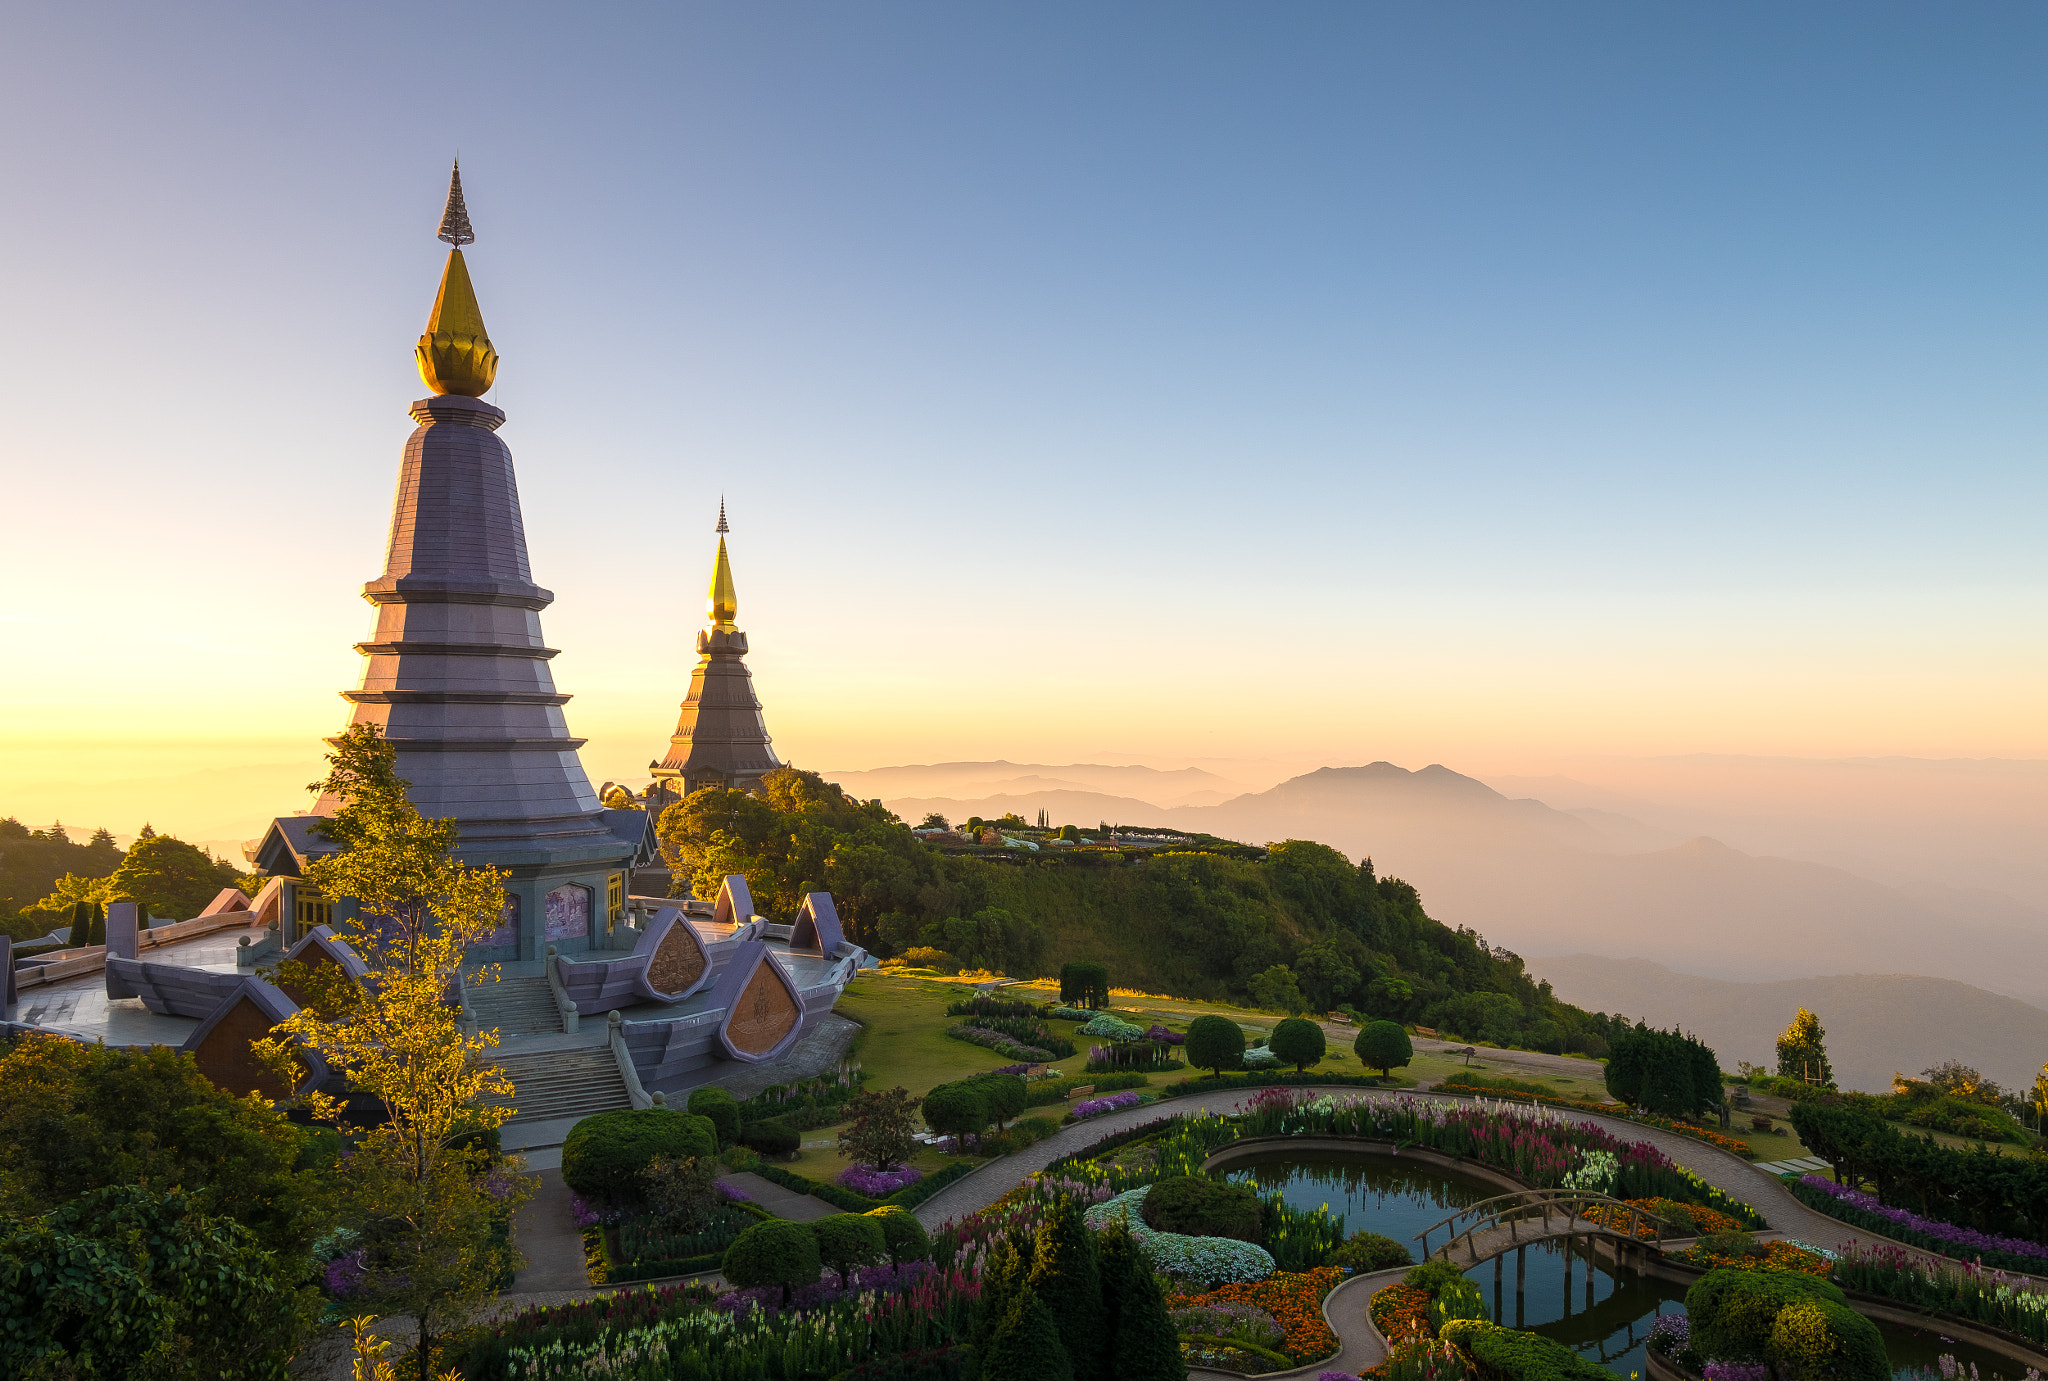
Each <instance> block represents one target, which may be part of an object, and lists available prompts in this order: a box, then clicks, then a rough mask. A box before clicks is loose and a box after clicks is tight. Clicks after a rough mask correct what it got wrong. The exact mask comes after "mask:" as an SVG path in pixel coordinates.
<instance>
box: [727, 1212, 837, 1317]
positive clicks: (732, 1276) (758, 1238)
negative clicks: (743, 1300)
mask: <svg viewBox="0 0 2048 1381" xmlns="http://www.w3.org/2000/svg"><path fill="white" fill-rule="evenodd" d="M718 1269H719V1271H720V1273H721V1274H723V1275H724V1276H725V1278H726V1279H727V1280H728V1281H730V1282H732V1283H733V1284H734V1285H737V1286H738V1287H739V1288H740V1289H742V1290H753V1289H759V1288H761V1287H763V1286H777V1285H779V1286H781V1287H782V1302H783V1303H784V1304H787V1303H789V1296H790V1292H791V1291H793V1290H795V1289H796V1287H797V1286H799V1285H810V1284H812V1283H814V1282H815V1281H816V1280H817V1279H818V1273H819V1272H820V1271H822V1270H824V1269H825V1266H824V1262H823V1261H822V1260H821V1259H820V1258H819V1256H818V1239H817V1237H816V1236H814V1235H813V1234H812V1232H811V1230H810V1229H809V1228H808V1227H805V1226H804V1225H803V1224H802V1223H791V1222H786V1221H784V1220H783V1219H780V1218H773V1219H770V1220H769V1221H767V1222H765V1223H756V1224H754V1225H753V1226H752V1227H750V1228H748V1229H747V1230H746V1231H745V1232H743V1233H741V1234H740V1235H739V1236H738V1237H736V1238H734V1239H733V1243H732V1245H731V1246H730V1247H727V1248H726V1249H725V1259H724V1260H723V1261H722V1262H720V1263H719V1267H718Z"/></svg>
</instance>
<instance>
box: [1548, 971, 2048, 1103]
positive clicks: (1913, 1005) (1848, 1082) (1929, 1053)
mask: <svg viewBox="0 0 2048 1381" xmlns="http://www.w3.org/2000/svg"><path fill="white" fill-rule="evenodd" d="M1530 970H1531V972H1533V973H1535V974H1536V976H1537V977H1539V978H1546V979H1548V980H1550V983H1551V986H1552V988H1553V989H1554V990H1555V991H1556V993H1557V995H1558V996H1559V997H1560V998H1562V999H1564V1000H1565V1001H1566V1002H1570V1003H1573V1004H1575V1005H1577V1006H1580V1007H1584V1008H1586V1009H1587V1010H1589V1011H1595V1012H1610V1013H1612V1012H1621V1013H1624V1014H1626V1015H1628V1016H1631V1017H1634V1018H1636V1019H1638V1020H1641V1021H1647V1022H1649V1023H1650V1024H1651V1025H1653V1026H1669V1025H1672V1024H1674V1023H1675V1024H1677V1025H1679V1026H1682V1027H1684V1028H1685V1029H1686V1030H1688V1031H1691V1032H1692V1033H1693V1034H1695V1035H1697V1036H1698V1037H1699V1038H1700V1039H1701V1040H1703V1041H1705V1042H1706V1043H1707V1044H1708V1045H1710V1046H1712V1047H1714V1051H1715V1053H1716V1054H1718V1055H1719V1056H1720V1057H1721V1065H1722V1067H1723V1068H1724V1069H1733V1068H1735V1065H1736V1062H1737V1061H1739V1060H1750V1061H1753V1062H1755V1063H1757V1064H1761V1065H1772V1064H1773V1062H1774V1061H1775V1058H1776V1057H1775V1055H1774V1053H1773V1042H1774V1041H1775V1040H1776V1038H1777V1035H1778V1033H1779V1032H1781V1031H1783V1030H1784V1029H1785V1027H1786V1025H1787V1023H1789V1022H1790V1021H1791V1020H1792V1016H1793V1014H1794V1013H1795V1012H1797V1011H1798V1010H1799V1008H1801V1007H1802V1006H1803V1007H1806V1008H1809V1009H1810V1010H1812V1011H1813V1012H1814V1013H1815V1014H1817V1015H1818V1016H1819V1017H1820V1021H1821V1025H1822V1026H1823V1027H1824V1028H1825V1029H1826V1031H1827V1033H1828V1040H1827V1046H1828V1058H1829V1060H1830V1061H1831V1062H1832V1063H1833V1065H1834V1067H1835V1076H1836V1081H1837V1082H1838V1083H1840V1084H1841V1085H1842V1086H1843V1087H1844V1088H1857V1089H1863V1090H1864V1091H1866V1092H1869V1093H1883V1092H1885V1091H1887V1090H1888V1089H1889V1088H1890V1087H1891V1079H1892V1075H1893V1074H1894V1073H1904V1074H1912V1075H1917V1074H1919V1072H1920V1071H1922V1070H1924V1069H1927V1068H1929V1067H1930V1066H1933V1065H1935V1064H1938V1063H1940V1062H1941V1061H1943V1060H1960V1061H1962V1062H1963V1063H1964V1064H1966V1065H1969V1066H1971V1067H1972V1068H1974V1069H1977V1070H1979V1071H1981V1072H1982V1073H1984V1074H1987V1075H1989V1076H1990V1077H1991V1078H1993V1079H1996V1080H1998V1082H1999V1083H2001V1084H2003V1085H2005V1086H2006V1087H2007V1088H2008V1089H2026V1088H2031V1087H2032V1085H2033V1081H2034V1076H2035V1074H2037V1073H2039V1072H2040V1069H2041V1062H2042V1061H2043V1060H2044V1059H2048V1011H2044V1010H2043V1009H2041V1008H2040V1007H2036V1006H2033V1005H2031V1004H2029V1003H2025V1002H2021V1001H2018V1000H2017V999H2015V998H2010V997H2004V996H2001V995H2000V994H1998V993H1993V992H1986V991H1985V990H1984V989H1982V988H1978V987H1973V986H1971V985H1970V984H1967V983H1959V982H1956V981H1954V980H1952V979H1946V978H1926V977H1920V976H1916V975H1906V974H1868V973H1859V974H1832V975H1827V976H1823V977H1814V978H1798V979H1784V980H1780V981H1777V982H1772V983H1733V982H1729V981H1727V980H1725V979H1717V978H1700V977H1697V976H1695V975H1692V974H1684V973H1673V972H1672V971H1671V970H1670V969H1667V968H1665V967H1664V966H1662V965H1661V964H1653V963H1651V962H1649V961H1648V960H1646V959H1609V958H1605V957H1603V956H1600V955H1594V954H1573V955H1567V956H1565V957H1563V958H1558V959H1539V960H1537V961H1535V962H1534V963H1532V964H1531V965H1530ZM1964 1013H1967V1014H1968V1019H1967V1020H1958V1019H1957V1018H1958V1016H1959V1015H1960V1014H1964Z"/></svg>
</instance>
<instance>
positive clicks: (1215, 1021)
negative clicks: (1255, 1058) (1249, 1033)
mask: <svg viewBox="0 0 2048 1381" xmlns="http://www.w3.org/2000/svg"><path fill="white" fill-rule="evenodd" d="M1187 1055H1188V1063H1189V1064H1191V1065H1193V1066H1194V1067H1195V1068H1196V1069H1206V1070H1209V1071H1211V1072H1212V1073H1216V1074H1221V1073H1222V1072H1223V1071H1224V1070H1226V1069H1236V1068H1237V1066H1238V1064H1239V1063H1240V1062H1241V1061H1242V1060H1243V1059H1244V1032H1243V1031H1242V1030H1241V1029H1239V1027H1238V1024H1237V1023H1236V1022H1234V1021H1232V1020H1231V1019H1230V1018H1229V1017H1219V1016H1217V1015H1216V1014H1215V1013H1213V1012H1212V1013H1210V1014H1209V1015H1208V1016H1202V1017H1196V1018H1195V1019H1194V1020H1193V1021H1191V1022H1189V1023H1188V1043H1187Z"/></svg>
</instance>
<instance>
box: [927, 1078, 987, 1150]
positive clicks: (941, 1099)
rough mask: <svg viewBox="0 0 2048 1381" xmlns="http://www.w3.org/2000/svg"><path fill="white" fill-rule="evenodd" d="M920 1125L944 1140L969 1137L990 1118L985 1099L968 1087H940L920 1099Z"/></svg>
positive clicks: (973, 1087) (958, 1084)
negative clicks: (945, 1138) (921, 1105)
mask: <svg viewBox="0 0 2048 1381" xmlns="http://www.w3.org/2000/svg"><path fill="white" fill-rule="evenodd" d="M923 1111H924V1124H925V1126H927V1127H929V1128H931V1129H932V1130H933V1131H935V1132H939V1133H942V1134H943V1135H946V1136H953V1137H961V1136H973V1135H974V1134H975V1133H977V1132H979V1131H980V1130H981V1129H982V1128H983V1127H986V1126H987V1125H988V1124H989V1122H990V1120H991V1116H990V1113H989V1106H988V1099H987V1098H986V1097H984V1096H983V1095H982V1092H981V1090H980V1089H978V1088H976V1087H975V1086H974V1085H973V1084H972V1083H970V1082H966V1081H962V1082H959V1083H952V1084H940V1085H939V1086H938V1087H937V1088H935V1089H933V1090H932V1091H931V1092H930V1093H927V1094H926V1095H925V1096H924V1104H923Z"/></svg>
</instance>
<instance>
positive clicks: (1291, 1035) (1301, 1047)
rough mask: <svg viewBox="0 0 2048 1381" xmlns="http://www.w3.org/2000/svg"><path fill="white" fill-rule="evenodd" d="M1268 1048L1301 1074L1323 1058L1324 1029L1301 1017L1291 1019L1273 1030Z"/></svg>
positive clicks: (1268, 1040)
mask: <svg viewBox="0 0 2048 1381" xmlns="http://www.w3.org/2000/svg"><path fill="white" fill-rule="evenodd" d="M1266 1048H1267V1049H1268V1050H1270V1051H1272V1052H1273V1053H1274V1054H1275V1055H1277V1056H1279V1057H1280V1060H1281V1062H1282V1063H1284V1064H1290V1065H1293V1066H1294V1068H1295V1070H1296V1072H1299V1071H1301V1070H1304V1069H1307V1068H1308V1067H1309V1066H1310V1065H1312V1064H1314V1063H1316V1061H1318V1060H1320V1059H1322V1058H1323V1051H1324V1049H1325V1048H1326V1047H1325V1044H1324V1041H1323V1028H1322V1027H1320V1026H1318V1025H1316V1024H1315V1023H1314V1022H1312V1021H1307V1020H1304V1019H1303V1018H1301V1017H1289V1018H1287V1020H1285V1021H1283V1022H1281V1023H1280V1024H1279V1025H1278V1026H1275V1027H1274V1028H1273V1034H1272V1035H1271V1036H1270V1037H1269V1038H1267V1041H1266Z"/></svg>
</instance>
